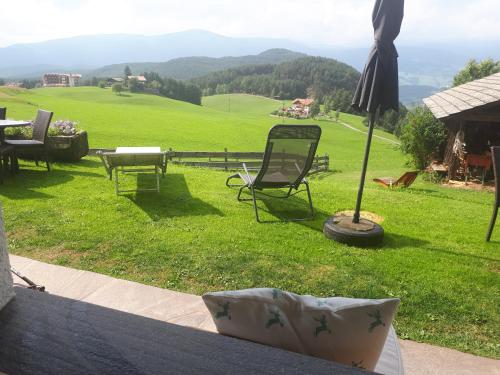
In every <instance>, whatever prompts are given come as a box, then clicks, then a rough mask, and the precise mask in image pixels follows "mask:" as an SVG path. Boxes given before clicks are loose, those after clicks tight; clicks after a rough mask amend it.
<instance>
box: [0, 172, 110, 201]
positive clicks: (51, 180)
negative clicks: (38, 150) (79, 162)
mask: <svg viewBox="0 0 500 375" xmlns="http://www.w3.org/2000/svg"><path fill="white" fill-rule="evenodd" d="M54 167H55V168H54ZM89 167H90V165H89ZM75 176H83V177H102V175H100V174H97V173H93V172H85V171H81V170H71V169H62V168H61V166H60V165H57V166H53V168H52V170H51V171H50V172H49V171H47V169H46V168H45V164H40V166H38V167H36V166H34V165H26V164H21V165H20V170H19V171H18V172H17V173H16V175H14V176H11V175H10V174H7V173H6V176H5V178H4V180H5V181H4V185H2V186H1V188H0V196H5V197H7V198H10V199H43V198H51V197H53V196H52V195H50V194H47V193H44V192H41V191H36V190H34V189H44V188H48V187H51V186H56V185H61V184H65V183H67V182H69V181H71V180H73V179H74V178H75Z"/></svg>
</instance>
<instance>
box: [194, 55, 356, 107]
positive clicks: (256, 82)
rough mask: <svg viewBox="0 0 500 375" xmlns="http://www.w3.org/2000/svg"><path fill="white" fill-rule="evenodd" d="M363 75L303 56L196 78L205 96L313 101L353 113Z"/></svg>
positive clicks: (325, 61)
mask: <svg viewBox="0 0 500 375" xmlns="http://www.w3.org/2000/svg"><path fill="white" fill-rule="evenodd" d="M359 77H360V73H359V72H358V71H357V70H356V69H354V68H353V67H351V66H349V65H347V64H344V63H341V62H339V61H336V60H333V59H328V58H324V57H303V58H300V59H296V60H293V61H289V62H284V63H281V64H277V65H273V64H267V65H248V66H244V67H239V68H233V69H227V70H222V71H218V72H214V73H210V74H207V75H205V76H203V77H199V78H194V79H192V80H191V81H190V82H192V83H193V84H195V85H197V86H199V87H200V89H201V90H202V94H203V95H204V96H210V95H217V94H230V93H246V94H254V95H262V96H267V97H270V98H276V99H294V98H305V97H311V98H314V99H315V100H316V101H317V102H320V103H326V102H328V103H330V104H331V105H333V106H334V107H335V109H337V108H338V109H340V110H341V111H344V112H351V111H352V109H351V106H350V103H351V99H352V95H353V92H354V90H355V88H356V84H357V82H358V80H359Z"/></svg>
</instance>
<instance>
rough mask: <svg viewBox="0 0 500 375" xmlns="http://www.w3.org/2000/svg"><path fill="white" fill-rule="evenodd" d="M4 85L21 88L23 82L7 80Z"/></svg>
mask: <svg viewBox="0 0 500 375" xmlns="http://www.w3.org/2000/svg"><path fill="white" fill-rule="evenodd" d="M5 86H6V87H14V88H21V87H24V84H23V83H22V82H7V83H6V84H5Z"/></svg>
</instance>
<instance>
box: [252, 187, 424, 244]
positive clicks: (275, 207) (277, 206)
mask: <svg viewBox="0 0 500 375" xmlns="http://www.w3.org/2000/svg"><path fill="white" fill-rule="evenodd" d="M301 194H304V195H305V194H306V193H301ZM248 197H250V195H249V194H248ZM257 197H258V198H262V199H258V201H257V204H258V206H259V210H260V211H262V212H266V213H267V214H270V215H273V216H275V217H276V220H264V221H263V224H271V223H279V222H287V221H289V220H290V219H292V218H302V217H307V216H308V213H309V211H308V208H309V203H308V201H307V200H305V199H302V198H301V197H298V196H292V197H290V198H288V199H273V198H269V197H266V196H262V195H260V196H259V195H257ZM244 203H246V204H247V205H248V206H249V209H251V210H252V211H253V207H252V202H244ZM313 204H314V196H313ZM314 213H315V215H314V218H313V219H311V220H304V221H296V222H295V223H297V224H299V225H302V226H305V227H307V228H310V229H312V230H315V231H317V232H321V233H323V225H324V223H325V221H326V220H328V218H330V217H331V216H332V214H333V213H332V212H326V211H323V210H318V209H317V208H315V210H314ZM429 243H430V242H429V241H426V240H424V239H420V238H414V237H409V236H404V235H400V234H393V233H387V232H386V233H385V236H384V242H383V244H382V245H381V246H378V247H376V248H372V249H377V248H379V249H401V248H405V247H422V246H426V245H428V244H429Z"/></svg>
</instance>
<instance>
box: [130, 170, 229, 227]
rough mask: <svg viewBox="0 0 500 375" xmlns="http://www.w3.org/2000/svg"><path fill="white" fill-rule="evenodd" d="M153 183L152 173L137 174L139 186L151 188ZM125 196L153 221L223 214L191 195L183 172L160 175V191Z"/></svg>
mask: <svg viewBox="0 0 500 375" xmlns="http://www.w3.org/2000/svg"><path fill="white" fill-rule="evenodd" d="M155 183H156V182H155V179H154V175H152V174H149V175H147V174H139V175H137V187H139V188H152V187H154V186H155ZM125 196H126V197H127V198H128V199H130V200H131V201H132V202H133V203H134V204H136V205H137V206H138V207H140V208H141V209H142V210H143V211H144V212H145V213H146V214H147V215H148V216H149V217H150V218H151V219H152V220H155V221H157V220H160V219H165V218H172V217H181V216H206V215H217V216H224V215H223V213H222V212H221V211H220V210H218V209H217V208H215V207H214V206H212V205H210V204H208V203H206V202H204V201H202V200H201V199H199V198H194V197H193V196H192V195H191V193H190V191H189V188H188V186H187V183H186V179H185V178H184V175H183V174H170V173H169V174H167V175H166V176H165V177H164V178H161V177H160V193H156V192H154V191H152V192H137V193H135V194H128V195H125Z"/></svg>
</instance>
